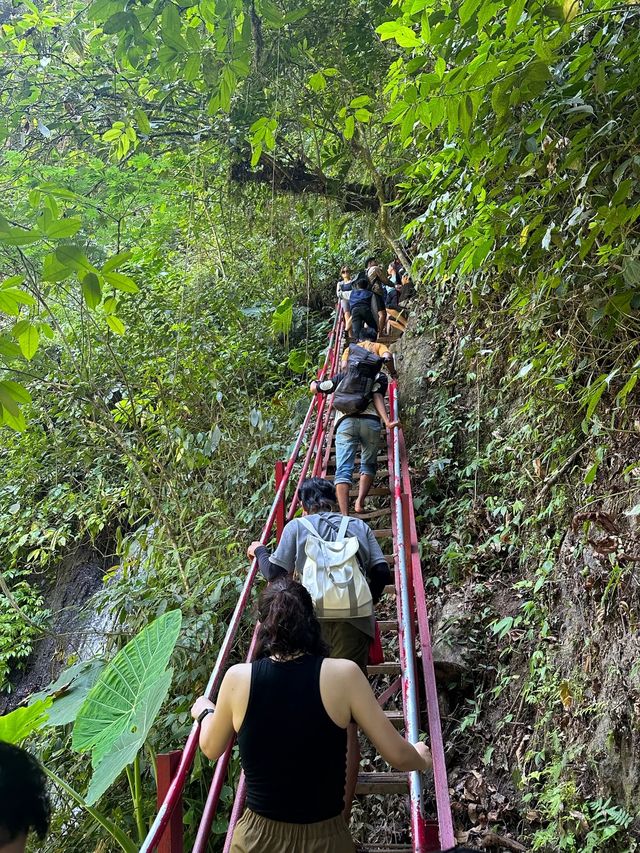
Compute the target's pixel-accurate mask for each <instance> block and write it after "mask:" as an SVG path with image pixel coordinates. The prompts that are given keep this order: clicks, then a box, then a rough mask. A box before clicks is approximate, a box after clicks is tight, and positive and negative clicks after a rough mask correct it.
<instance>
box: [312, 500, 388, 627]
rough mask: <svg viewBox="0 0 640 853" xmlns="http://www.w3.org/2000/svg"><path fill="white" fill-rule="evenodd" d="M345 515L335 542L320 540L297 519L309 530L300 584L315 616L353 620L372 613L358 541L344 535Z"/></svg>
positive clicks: (371, 603)
mask: <svg viewBox="0 0 640 853" xmlns="http://www.w3.org/2000/svg"><path fill="white" fill-rule="evenodd" d="M350 520H351V519H349V518H348V517H347V516H343V517H342V521H341V522H340V528H339V529H338V534H337V537H336V539H335V541H333V542H331V541H327V540H326V539H322V537H321V536H320V535H319V534H318V531H317V530H316V529H315V527H314V526H313V524H311V522H310V521H308V519H306V518H300V519H298V521H300V522H301V523H302V524H303V525H304V526H305V527H306V528H307V530H308V531H309V535H308V537H307V540H306V542H305V548H304V550H305V556H306V560H305V562H304V566H303V567H302V577H301V580H302V585H303V586H304V587H306V589H307V590H308V591H309V593H310V595H311V598H312V599H313V603H314V604H315V608H316V616H317V617H318V619H354V618H357V617H359V616H371V615H372V614H373V599H372V598H371V590H370V589H369V584H368V583H367V580H366V578H365V576H364V574H363V572H362V570H361V569H360V565H359V563H358V557H357V554H358V548H359V547H360V542H359V541H358V537H357V536H348V537H347V536H346V533H347V527H348V526H349V521H350Z"/></svg>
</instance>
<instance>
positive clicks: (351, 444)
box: [334, 418, 381, 486]
mask: <svg viewBox="0 0 640 853" xmlns="http://www.w3.org/2000/svg"><path fill="white" fill-rule="evenodd" d="M380 429H381V424H380V419H379V418H376V419H375V420H374V419H373V418H343V419H342V420H341V421H340V423H339V424H338V428H337V430H336V478H335V480H334V482H335V484H336V486H338V485H340V483H351V477H352V474H353V469H354V467H355V462H356V453H357V452H358V448H360V447H361V448H362V451H361V454H360V456H361V461H360V473H361V474H370V475H371V476H372V477H373V476H374V475H375V473H376V461H377V458H378V444H379V443H380Z"/></svg>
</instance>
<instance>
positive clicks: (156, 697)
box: [72, 610, 182, 805]
mask: <svg viewBox="0 0 640 853" xmlns="http://www.w3.org/2000/svg"><path fill="white" fill-rule="evenodd" d="M181 623H182V615H181V613H180V611H179V610H172V611H170V612H169V613H165V614H164V615H162V616H160V617H159V618H158V619H156V620H155V621H154V622H152V623H151V624H150V625H147V627H146V628H144V629H143V630H142V631H141V632H140V633H139V634H138V636H137V637H134V638H133V640H131V641H130V642H129V643H127V645H126V646H125V647H124V648H123V649H122V650H121V651H119V652H118V654H117V655H116V656H115V658H114V659H113V660H112V661H111V663H109V664H107V666H106V667H105V669H104V670H103V671H102V673H101V674H100V676H99V678H98V680H97V681H96V683H95V684H94V686H93V687H92V688H91V690H90V691H89V693H88V694H87V698H86V699H85V701H84V704H83V705H82V707H81V708H80V710H79V711H78V714H77V717H76V722H75V725H74V728H73V741H72V744H73V748H74V749H75V750H76V751H77V752H89V751H90V752H91V763H92V765H93V769H94V775H93V778H92V780H91V785H90V787H89V793H88V796H87V802H88V803H89V804H90V805H91V804H92V803H95V802H96V800H97V799H98V798H99V797H100V796H101V795H102V794H103V793H104V791H106V789H107V788H108V787H109V785H111V783H112V782H114V781H115V780H116V779H117V777H118V776H119V775H120V773H121V772H122V770H123V769H124V768H125V767H126V766H127V764H130V763H131V762H132V761H133V759H134V758H135V756H136V754H137V752H138V750H139V749H140V747H141V746H142V744H143V743H144V742H145V740H146V738H147V735H148V734H149V730H150V728H151V726H152V725H153V721H154V719H155V717H156V715H157V714H158V711H159V710H160V707H161V705H162V703H163V701H164V699H165V697H166V695H167V693H168V691H169V687H170V685H171V678H172V675H173V672H172V670H170V669H168V664H169V659H170V658H171V654H172V652H173V649H174V647H175V644H176V641H177V639H178V634H179V633H180V626H181Z"/></svg>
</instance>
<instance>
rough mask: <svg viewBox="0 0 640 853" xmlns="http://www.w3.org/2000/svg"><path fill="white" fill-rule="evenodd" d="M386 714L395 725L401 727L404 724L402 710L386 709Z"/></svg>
mask: <svg viewBox="0 0 640 853" xmlns="http://www.w3.org/2000/svg"><path fill="white" fill-rule="evenodd" d="M384 713H385V716H386V718H387V719H388V720H389V722H390V723H393V725H394V726H397V727H398V728H401V727H402V726H404V714H403V713H402V711H385V712H384Z"/></svg>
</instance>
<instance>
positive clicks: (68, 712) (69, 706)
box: [29, 658, 105, 726]
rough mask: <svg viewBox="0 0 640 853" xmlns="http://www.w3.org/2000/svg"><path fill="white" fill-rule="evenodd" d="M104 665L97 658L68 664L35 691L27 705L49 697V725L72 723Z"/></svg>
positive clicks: (103, 662)
mask: <svg viewBox="0 0 640 853" xmlns="http://www.w3.org/2000/svg"><path fill="white" fill-rule="evenodd" d="M104 667H105V661H103V660H99V659H98V658H96V659H94V660H89V661H83V662H82V663H76V664H75V665H74V666H70V667H69V668H68V669H65V671H64V672H62V673H61V674H60V675H59V676H58V678H56V680H55V681H53V682H52V683H51V684H50V685H49V686H48V687H45V689H44V690H42V691H40V693H35V694H34V695H33V696H32V697H31V701H30V702H29V705H30V706H31V705H33V704H34V703H36V702H40V701H42V700H45V699H48V698H51V700H52V702H53V704H52V705H51V706H50V708H49V725H51V726H62V725H65V724H66V723H72V722H73V721H74V720H75V718H76V716H77V713H78V711H79V710H80V708H81V707H82V704H83V702H84V700H85V699H86V698H87V694H88V692H89V690H90V689H91V688H92V687H93V685H94V684H95V683H96V680H97V678H98V676H99V675H100V673H101V672H102V670H103V669H104Z"/></svg>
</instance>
